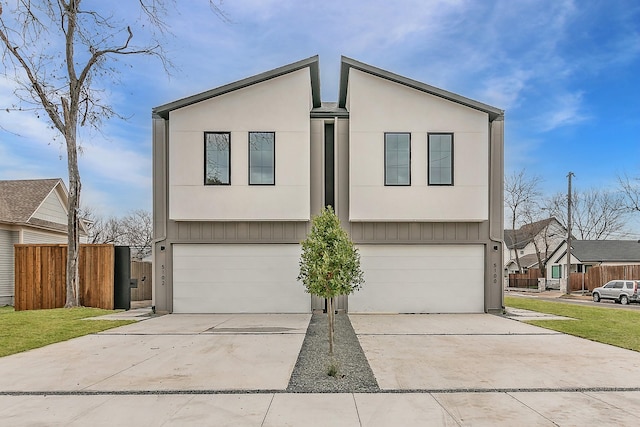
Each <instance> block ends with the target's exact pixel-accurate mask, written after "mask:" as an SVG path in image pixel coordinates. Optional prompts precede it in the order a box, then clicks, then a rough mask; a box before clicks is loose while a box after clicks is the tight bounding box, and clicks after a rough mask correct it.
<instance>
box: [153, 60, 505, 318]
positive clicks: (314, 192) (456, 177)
mask: <svg viewBox="0 0 640 427" xmlns="http://www.w3.org/2000/svg"><path fill="white" fill-rule="evenodd" d="M503 120H504V112H503V111H502V110H500V109H498V108H495V107H492V106H489V105H486V104H483V103H481V102H478V101H474V100H471V99H468V98H465V97H463V96H460V95H457V94H454V93H451V92H447V91H444V90H442V89H438V88H435V87H433V86H430V85H427V84H425V83H422V82H419V81H415V80H411V79H408V78H406V77H403V76H400V75H397V74H394V73H391V72H389V71H385V70H382V69H379V68H376V67H373V66H371V65H367V64H364V63H362V62H359V61H356V60H353V59H350V58H346V57H343V58H342V60H341V69H340V84H339V93H338V99H337V102H322V101H321V99H320V76H319V63H318V57H317V56H316V57H311V58H308V59H305V60H302V61H298V62H295V63H292V64H288V65H285V66H283V67H280V68H277V69H275V70H271V71H267V72H265V73H262V74H259V75H256V76H253V77H249V78H247V79H244V80H241V81H238V82H234V83H230V84H228V85H225V86H222V87H218V88H215V89H212V90H210V91H207V92H204V93H200V94H197V95H194V96H190V97H188V98H184V99H180V100H177V101H174V102H170V103H168V104H165V105H162V106H159V107H156V108H154V109H153V196H154V198H153V200H154V201H153V221H154V223H153V226H154V227H153V228H154V234H155V236H154V239H155V240H154V246H153V254H154V255H153V256H154V279H153V282H154V297H153V298H154V305H155V307H156V310H157V311H159V312H176V313H234V312H261V313H274V312H282V313H300V312H310V311H311V310H312V309H315V308H320V307H319V305H321V304H322V301H318V300H317V299H314V298H312V297H311V296H310V295H308V294H306V293H305V292H304V286H303V285H302V284H301V283H299V282H298V281H297V280H296V277H297V275H298V262H299V257H300V242H301V241H302V240H303V239H304V238H305V236H306V234H307V232H308V231H309V229H310V219H311V217H312V216H313V215H315V214H317V213H319V212H320V210H321V209H322V207H323V206H325V205H330V206H333V207H334V209H335V211H336V213H337V214H338V216H339V218H340V220H341V223H342V226H343V227H344V228H345V229H346V230H347V232H348V233H349V235H350V236H351V239H352V240H353V241H354V242H355V244H356V245H357V247H358V249H359V251H360V254H361V264H362V268H363V271H364V275H365V281H366V283H365V284H364V285H363V287H362V289H361V290H360V291H359V292H357V293H355V294H353V295H350V296H349V297H348V298H344V299H343V300H342V301H341V302H340V304H341V306H342V308H344V309H346V310H348V311H349V312H385V313H386V312H389V313H458V312H488V311H498V310H501V308H502V285H501V275H502V274H501V271H502V266H503V262H502V254H503V248H502V240H503V145H504V141H503V139H504V136H503V129H504V121H503Z"/></svg>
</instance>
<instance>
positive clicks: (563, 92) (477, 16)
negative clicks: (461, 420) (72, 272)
mask: <svg viewBox="0 0 640 427" xmlns="http://www.w3.org/2000/svg"><path fill="white" fill-rule="evenodd" d="M0 1H2V3H3V4H6V3H7V2H6V1H5V0H0ZM9 3H11V2H9ZM85 3H86V6H90V5H91V4H96V2H88V1H87V2H85ZM97 3H100V2H97ZM105 4H106V5H107V6H105ZM113 4H116V3H115V2H106V3H103V4H101V7H111V5H113ZM117 4H118V9H117V10H114V11H111V12H110V13H113V14H114V16H115V17H116V18H118V19H122V20H123V22H125V21H127V22H128V21H132V22H133V21H136V20H137V19H138V18H139V17H140V13H139V11H138V10H137V9H136V8H137V4H138V2H137V1H133V0H131V1H128V2H126V3H125V2H117ZM168 6H169V7H168V9H167V12H168V13H167V18H166V22H167V25H168V29H169V30H170V32H171V34H167V35H165V37H164V39H163V48H164V50H165V52H166V54H167V55H168V57H169V59H170V60H171V61H172V63H173V65H174V68H173V69H171V71H170V75H168V74H167V73H166V72H165V69H164V68H163V66H162V64H161V63H160V62H159V61H158V60H156V59H154V58H150V57H127V58H124V59H122V60H120V61H119V62H117V63H115V67H116V68H117V69H118V70H119V71H120V73H119V75H118V76H117V78H116V79H115V80H114V81H111V80H108V81H106V82H105V83H104V84H102V86H101V89H102V90H103V97H104V99H106V100H107V101H109V102H110V103H111V104H112V105H113V106H114V108H115V110H116V111H117V112H118V113H119V114H120V115H121V116H123V117H126V118H127V119H126V120H120V119H110V120H106V121H105V122H104V124H103V127H102V129H101V132H87V133H83V134H82V141H81V143H82V147H83V154H82V156H81V158H80V172H81V175H82V183H83V187H82V191H83V192H82V204H83V205H86V206H91V207H93V208H94V209H95V210H96V211H98V212H100V213H103V214H105V215H113V214H116V215H117V214H122V213H125V212H126V211H128V210H131V209H151V109H152V108H153V107H155V106H158V105H162V104H165V103H167V102H170V101H174V100H176V99H179V98H183V97H185V96H188V95H192V94H195V93H199V92H202V91H205V90H209V89H212V88H215V87H217V86H221V85H224V84H226V83H230V82H233V81H236V80H240V79H242V78H245V77H249V76H252V75H255V74H258V73H261V72H264V71H267V70H271V69H273V68H277V67H279V66H282V65H285V64H288V63H291V62H295V61H298V60H300V59H304V58H308V57H310V56H313V55H316V54H318V55H319V56H320V71H321V76H320V79H321V91H322V100H323V101H336V100H337V96H338V80H339V64H340V56H341V55H345V56H348V57H351V58H354V59H356V60H358V61H362V62H365V63H368V64H370V65H373V66H376V67H379V68H383V69H386V70H388V71H391V72H394V73H397V74H400V75H403V76H406V77H410V78H412V79H415V80H419V81H422V82H424V83H427V84H430V85H432V86H436V87H440V88H442V89H446V90H448V91H451V92H455V93H458V94H460V95H463V96H465V97H468V98H472V99H475V100H478V101H481V102H484V103H486V104H489V105H493V106H495V107H498V108H501V109H504V110H506V114H505V116H506V119H505V120H506V121H505V168H506V171H507V173H509V172H511V171H517V170H520V169H522V168H526V169H527V171H528V172H529V173H531V174H537V175H540V176H541V177H542V178H543V180H544V181H543V188H544V191H545V192H547V193H549V194H551V193H556V192H562V191H566V185H567V182H566V175H567V173H568V172H569V171H573V172H574V173H575V175H576V176H575V179H574V188H577V189H588V188H594V187H597V188H603V189H608V188H614V187H615V186H616V182H617V176H618V175H620V174H624V173H627V174H631V175H635V176H638V175H640V136H639V135H640V25H638V23H639V22H640V2H638V1H637V0H609V1H596V0H575V1H571V0H396V1H392V2H391V1H388V0H385V1H382V0H367V1H362V0H324V1H315V0H309V1H299V0H235V1H233V0H226V1H224V2H222V3H221V8H222V10H223V11H224V13H225V16H226V19H220V17H218V16H217V15H216V14H215V13H214V12H213V11H212V10H211V8H210V7H209V2H208V0H191V1H188V2H184V1H176V2H175V4H169V5H168ZM6 7H8V6H5V8H6ZM146 28H148V27H146ZM146 36H147V34H146V33H144V31H143V32H142V33H139V32H135V33H134V41H140V42H143V41H144V40H145V37H146ZM12 92H13V90H12V85H11V82H9V81H7V80H3V79H2V78H0V107H3V104H5V103H8V102H12V101H13V100H12V99H11V97H12V96H13V95H12ZM61 141H62V139H61V138H60V137H56V135H55V133H54V132H53V131H51V130H50V129H49V127H48V123H46V122H44V121H42V120H41V119H39V118H38V117H37V116H36V114H35V113H33V112H24V113H17V112H11V113H7V112H4V111H3V112H0V179H27V178H44V177H58V176H59V177H63V178H65V180H66V177H67V169H66V157H65V156H66V154H65V149H64V147H63V146H62V145H61Z"/></svg>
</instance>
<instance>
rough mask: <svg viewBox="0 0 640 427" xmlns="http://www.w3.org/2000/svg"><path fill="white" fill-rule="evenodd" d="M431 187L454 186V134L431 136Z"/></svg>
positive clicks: (434, 134)
mask: <svg viewBox="0 0 640 427" xmlns="http://www.w3.org/2000/svg"><path fill="white" fill-rule="evenodd" d="M428 162H429V185H453V134H452V133H430V134H429V160H428Z"/></svg>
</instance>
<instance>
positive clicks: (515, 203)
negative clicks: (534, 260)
mask: <svg viewBox="0 0 640 427" xmlns="http://www.w3.org/2000/svg"><path fill="white" fill-rule="evenodd" d="M541 182H542V179H541V178H540V177H539V176H537V175H529V174H528V173H527V171H526V170H525V169H522V170H520V171H514V172H512V173H511V174H509V175H507V176H505V179H504V204H505V208H506V209H505V210H506V212H507V213H508V215H509V219H510V223H511V230H513V233H514V236H515V235H516V233H515V230H516V229H517V228H518V227H519V226H521V225H524V224H525V223H526V222H527V221H528V220H530V219H531V218H533V217H535V216H536V215H535V214H534V212H535V211H536V210H537V206H538V205H537V203H538V201H539V199H540V197H541V192H540V188H539V187H540V183H541ZM517 243H519V242H515V241H514V242H513V244H514V245H515V244H517ZM515 255H516V264H517V265H518V271H522V265H521V264H520V255H519V253H518V250H517V249H516V250H515Z"/></svg>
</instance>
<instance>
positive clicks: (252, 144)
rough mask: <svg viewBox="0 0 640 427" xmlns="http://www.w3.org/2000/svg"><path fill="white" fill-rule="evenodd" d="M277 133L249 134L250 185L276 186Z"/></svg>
mask: <svg viewBox="0 0 640 427" xmlns="http://www.w3.org/2000/svg"><path fill="white" fill-rule="evenodd" d="M275 163H276V134H275V132H249V185H274V184H275V183H276V176H275V170H276V168H275Z"/></svg>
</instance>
